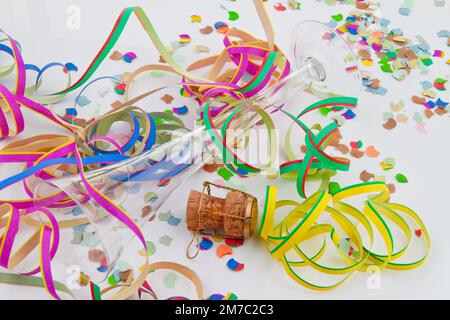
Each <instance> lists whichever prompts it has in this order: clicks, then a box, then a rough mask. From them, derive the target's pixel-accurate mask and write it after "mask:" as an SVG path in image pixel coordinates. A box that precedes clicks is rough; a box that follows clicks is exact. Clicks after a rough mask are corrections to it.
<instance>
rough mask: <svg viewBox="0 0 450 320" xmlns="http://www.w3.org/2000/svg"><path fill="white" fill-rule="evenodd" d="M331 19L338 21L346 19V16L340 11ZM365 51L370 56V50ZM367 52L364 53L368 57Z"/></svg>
mask: <svg viewBox="0 0 450 320" xmlns="http://www.w3.org/2000/svg"><path fill="white" fill-rule="evenodd" d="M331 19H333V20H334V21H336V22H341V21H342V20H343V19H344V16H343V15H342V13H339V14H336V15H334V16H331ZM364 52H367V54H369V57H370V53H369V52H368V51H366V50H364ZM367 54H364V56H365V57H367Z"/></svg>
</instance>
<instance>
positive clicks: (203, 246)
mask: <svg viewBox="0 0 450 320" xmlns="http://www.w3.org/2000/svg"><path fill="white" fill-rule="evenodd" d="M212 246H213V242H212V241H211V239H209V238H208V237H203V238H202V241H201V242H200V243H199V249H200V250H202V251H207V250H209V249H211V248H212Z"/></svg>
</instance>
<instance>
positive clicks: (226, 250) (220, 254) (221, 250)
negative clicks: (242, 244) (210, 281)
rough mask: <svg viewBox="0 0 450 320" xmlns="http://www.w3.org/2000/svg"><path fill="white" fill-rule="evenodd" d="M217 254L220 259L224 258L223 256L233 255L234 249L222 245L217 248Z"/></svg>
mask: <svg viewBox="0 0 450 320" xmlns="http://www.w3.org/2000/svg"><path fill="white" fill-rule="evenodd" d="M216 254H217V256H218V257H219V258H222V257H223V256H226V255H229V254H233V249H232V248H231V247H229V246H227V245H226V244H221V245H220V246H218V247H217V249H216Z"/></svg>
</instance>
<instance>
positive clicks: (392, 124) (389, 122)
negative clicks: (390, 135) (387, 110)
mask: <svg viewBox="0 0 450 320" xmlns="http://www.w3.org/2000/svg"><path fill="white" fill-rule="evenodd" d="M396 126H397V122H396V121H395V120H394V119H392V118H390V119H388V120H387V121H386V123H384V124H383V127H384V128H385V129H387V130H391V129H394V128H395V127H396Z"/></svg>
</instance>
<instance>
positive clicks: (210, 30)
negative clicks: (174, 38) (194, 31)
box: [200, 26, 214, 34]
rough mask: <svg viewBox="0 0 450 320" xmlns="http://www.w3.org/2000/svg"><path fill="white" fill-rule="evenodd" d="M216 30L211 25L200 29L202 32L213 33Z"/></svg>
mask: <svg viewBox="0 0 450 320" xmlns="http://www.w3.org/2000/svg"><path fill="white" fill-rule="evenodd" d="M213 31H214V29H213V28H212V27H211V26H206V27H204V28H202V29H200V33H202V34H211V33H212V32H213Z"/></svg>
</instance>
